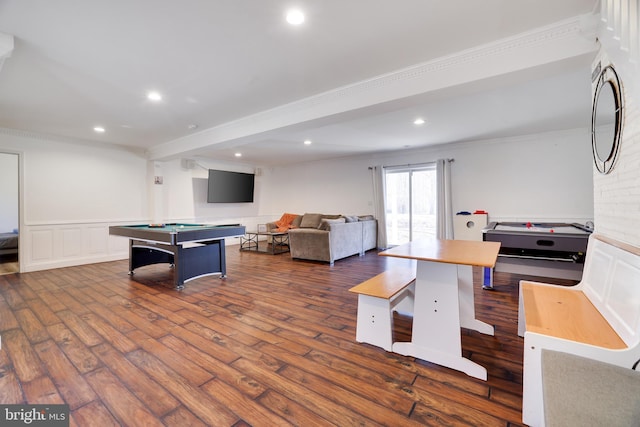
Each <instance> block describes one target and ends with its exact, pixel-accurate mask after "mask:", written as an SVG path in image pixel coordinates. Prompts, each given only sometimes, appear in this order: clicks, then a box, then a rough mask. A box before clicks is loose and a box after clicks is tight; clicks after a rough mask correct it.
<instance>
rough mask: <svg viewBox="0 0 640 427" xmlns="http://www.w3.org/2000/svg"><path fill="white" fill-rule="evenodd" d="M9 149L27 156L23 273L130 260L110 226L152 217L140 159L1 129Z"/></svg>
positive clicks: (0, 139)
mask: <svg viewBox="0 0 640 427" xmlns="http://www.w3.org/2000/svg"><path fill="white" fill-rule="evenodd" d="M3 150H5V151H11V152H17V153H19V155H20V156H21V157H22V165H23V168H22V170H21V171H20V173H21V177H22V184H23V187H22V189H21V195H22V210H21V212H20V221H21V227H20V232H21V233H20V268H21V271H33V270H42V269H47V268H54V267H62V266H68V265H78V264H84V263H91V262H97V261H106V260H110V259H120V258H123V257H126V255H127V241H126V240H125V239H123V238H119V237H110V236H109V233H108V227H109V225H113V224H118V223H138V222H147V221H148V220H149V206H148V200H147V194H148V192H149V191H148V188H147V187H148V183H147V179H146V174H147V161H146V160H145V159H144V157H143V156H142V155H140V154H136V153H132V152H129V151H126V150H124V149H122V148H119V147H103V146H97V145H95V144H93V143H89V142H87V143H84V144H78V143H74V142H71V141H67V140H64V139H56V138H47V137H42V136H38V135H32V134H28V133H25V132H19V131H11V130H6V129H0V151H3Z"/></svg>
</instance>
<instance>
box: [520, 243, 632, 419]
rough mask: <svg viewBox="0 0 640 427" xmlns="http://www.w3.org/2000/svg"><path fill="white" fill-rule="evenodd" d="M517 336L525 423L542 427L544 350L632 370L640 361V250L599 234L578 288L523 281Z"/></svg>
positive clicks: (588, 254)
mask: <svg viewBox="0 0 640 427" xmlns="http://www.w3.org/2000/svg"><path fill="white" fill-rule="evenodd" d="M518 334H519V335H520V336H524V365H523V396H522V421H523V422H524V423H525V424H527V425H530V426H543V425H545V418H544V414H545V408H544V403H543V402H544V401H543V374H542V372H543V369H542V357H541V354H542V350H543V349H546V350H553V351H558V352H563V353H568V354H571V355H576V356H581V357H585V358H588V359H592V360H596V361H600V362H606V363H608V364H611V365H616V366H621V367H625V368H629V369H631V368H632V367H634V364H636V362H637V361H638V359H640V249H638V248H636V247H633V246H630V245H626V244H623V243H620V242H617V241H614V240H613V239H609V238H606V237H604V236H600V235H595V234H594V235H591V236H590V238H589V245H588V248H587V255H586V260H585V267H584V272H583V276H582V280H581V281H580V283H578V284H577V285H575V286H568V287H565V286H558V285H551V284H545V283H536V282H528V281H521V282H520V300H519V311H518ZM593 392H594V393H598V392H599V390H594V391H593Z"/></svg>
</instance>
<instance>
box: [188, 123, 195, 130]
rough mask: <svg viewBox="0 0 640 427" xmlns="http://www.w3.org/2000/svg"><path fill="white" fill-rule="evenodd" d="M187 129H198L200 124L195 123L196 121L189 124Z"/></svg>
mask: <svg viewBox="0 0 640 427" xmlns="http://www.w3.org/2000/svg"><path fill="white" fill-rule="evenodd" d="M187 129H189V130H196V129H198V125H197V124H195V123H191V124H190V125H189V126H187Z"/></svg>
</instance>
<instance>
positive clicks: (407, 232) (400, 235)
mask: <svg viewBox="0 0 640 427" xmlns="http://www.w3.org/2000/svg"><path fill="white" fill-rule="evenodd" d="M384 179H385V215H386V225H387V243H388V245H389V246H396V245H401V244H403V243H408V242H411V241H413V240H416V239H420V238H425V237H435V236H436V234H437V231H436V230H437V228H436V227H437V212H438V210H437V201H438V197H437V174H436V165H435V164H429V165H421V166H415V167H393V168H385V173H384Z"/></svg>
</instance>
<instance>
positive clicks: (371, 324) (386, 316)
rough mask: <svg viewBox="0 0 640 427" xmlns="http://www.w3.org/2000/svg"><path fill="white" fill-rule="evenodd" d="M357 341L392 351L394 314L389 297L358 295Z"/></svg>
mask: <svg viewBox="0 0 640 427" xmlns="http://www.w3.org/2000/svg"><path fill="white" fill-rule="evenodd" d="M356 341H358V342H366V343H368V344H372V345H375V346H377V347H382V348H384V349H385V350H387V351H391V348H392V344H393V314H392V313H391V303H390V301H389V300H387V299H382V298H376V297H372V296H369V295H363V294H360V295H358V317H357V325H356Z"/></svg>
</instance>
